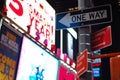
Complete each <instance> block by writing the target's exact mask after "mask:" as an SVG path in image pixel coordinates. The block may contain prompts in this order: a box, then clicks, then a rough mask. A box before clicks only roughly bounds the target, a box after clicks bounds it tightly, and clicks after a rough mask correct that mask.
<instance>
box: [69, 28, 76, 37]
mask: <svg viewBox="0 0 120 80" xmlns="http://www.w3.org/2000/svg"><path fill="white" fill-rule="evenodd" d="M67 30H68V32H69V33H70V34H71V35H72V36H73V37H74V38H75V39H77V32H76V31H75V30H74V29H72V28H69V29H67Z"/></svg>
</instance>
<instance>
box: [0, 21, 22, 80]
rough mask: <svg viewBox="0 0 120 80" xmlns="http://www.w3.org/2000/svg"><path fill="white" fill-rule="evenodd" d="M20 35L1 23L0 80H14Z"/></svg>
mask: <svg viewBox="0 0 120 80" xmlns="http://www.w3.org/2000/svg"><path fill="white" fill-rule="evenodd" d="M21 43H22V34H21V33H19V32H18V31H17V30H16V29H14V28H12V27H11V25H9V24H8V23H6V22H3V24H2V26H1V30H0V80H15V79H14V77H15V72H16V68H17V62H18V58H19V53H20V49H21Z"/></svg>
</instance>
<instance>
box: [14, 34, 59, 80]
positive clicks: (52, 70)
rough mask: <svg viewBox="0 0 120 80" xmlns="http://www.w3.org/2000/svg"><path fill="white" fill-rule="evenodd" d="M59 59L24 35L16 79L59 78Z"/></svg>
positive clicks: (41, 79)
mask: <svg viewBox="0 0 120 80" xmlns="http://www.w3.org/2000/svg"><path fill="white" fill-rule="evenodd" d="M58 66H59V60H57V58H55V57H54V56H53V55H51V54H49V53H48V52H47V51H46V50H45V49H43V48H42V47H40V46H38V45H37V44H35V42H33V41H32V40H30V39H29V38H27V37H25V36H24V37H23V43H22V49H21V53H20V59H19V64H18V69H17V75H16V80H57V75H58Z"/></svg>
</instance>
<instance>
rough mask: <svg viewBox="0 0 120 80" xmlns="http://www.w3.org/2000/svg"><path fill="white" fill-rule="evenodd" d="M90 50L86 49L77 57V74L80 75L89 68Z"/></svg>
mask: <svg viewBox="0 0 120 80" xmlns="http://www.w3.org/2000/svg"><path fill="white" fill-rule="evenodd" d="M87 58H88V51H87V49H86V50H84V51H83V52H82V53H81V54H80V55H79V56H78V57H77V75H78V76H80V75H82V74H83V73H84V72H86V71H87V69H88V62H87Z"/></svg>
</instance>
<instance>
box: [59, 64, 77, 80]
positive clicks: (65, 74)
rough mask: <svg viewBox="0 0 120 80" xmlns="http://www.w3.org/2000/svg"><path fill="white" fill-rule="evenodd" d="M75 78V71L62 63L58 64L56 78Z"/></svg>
mask: <svg viewBox="0 0 120 80" xmlns="http://www.w3.org/2000/svg"><path fill="white" fill-rule="evenodd" d="M75 79H76V75H75V73H74V72H73V71H72V70H70V68H67V67H66V66H65V65H63V64H60V67H59V76H58V80H75Z"/></svg>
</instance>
